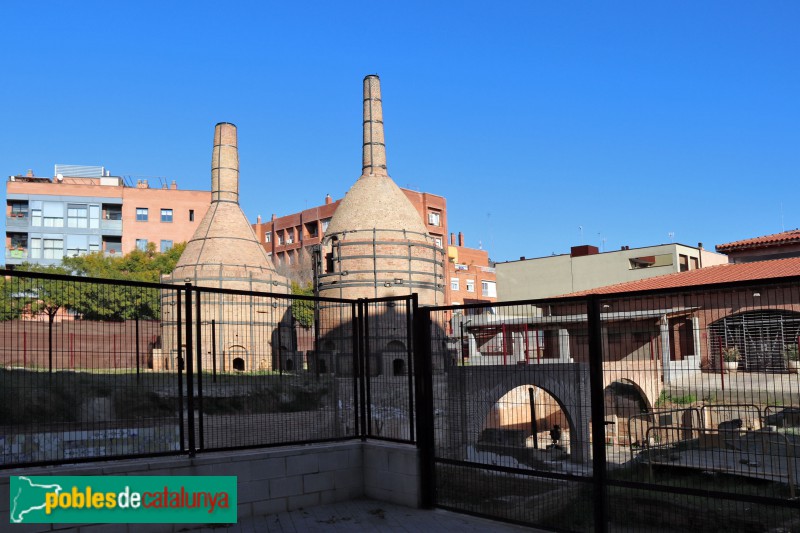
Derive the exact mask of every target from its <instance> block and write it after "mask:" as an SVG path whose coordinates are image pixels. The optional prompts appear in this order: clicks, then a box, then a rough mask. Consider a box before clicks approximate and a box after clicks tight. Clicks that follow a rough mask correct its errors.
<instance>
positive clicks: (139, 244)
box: [136, 239, 147, 252]
mask: <svg viewBox="0 0 800 533" xmlns="http://www.w3.org/2000/svg"><path fill="white" fill-rule="evenodd" d="M136 249H137V250H141V251H143V252H146V251H147V239H136Z"/></svg>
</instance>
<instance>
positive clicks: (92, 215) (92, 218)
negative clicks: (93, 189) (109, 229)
mask: <svg viewBox="0 0 800 533" xmlns="http://www.w3.org/2000/svg"><path fill="white" fill-rule="evenodd" d="M89 227H90V228H92V229H97V228H99V227H100V206H99V205H90V206H89Z"/></svg>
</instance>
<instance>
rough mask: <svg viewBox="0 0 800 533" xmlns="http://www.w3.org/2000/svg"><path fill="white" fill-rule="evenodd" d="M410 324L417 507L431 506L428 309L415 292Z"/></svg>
mask: <svg viewBox="0 0 800 533" xmlns="http://www.w3.org/2000/svg"><path fill="white" fill-rule="evenodd" d="M412 305H413V318H412V320H413V324H414V335H413V337H414V369H415V371H416V380H415V382H414V385H415V389H416V390H415V392H416V396H417V401H416V411H417V449H418V450H419V494H420V506H421V507H422V508H423V509H430V508H432V507H433V506H434V503H435V501H434V494H435V484H436V469H435V461H434V458H435V445H436V443H435V440H434V420H433V366H432V361H431V312H430V310H429V309H425V308H422V309H420V308H419V306H418V302H417V298H416V294H415V295H414V300H413V304H412Z"/></svg>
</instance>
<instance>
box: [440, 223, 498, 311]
mask: <svg viewBox="0 0 800 533" xmlns="http://www.w3.org/2000/svg"><path fill="white" fill-rule="evenodd" d="M447 256H448V257H447V258H448V265H449V267H448V274H449V276H448V283H449V284H450V287H449V293H448V294H449V299H448V303H450V304H451V305H460V304H474V303H481V302H494V301H497V279H496V274H495V268H494V267H493V266H490V264H489V252H487V251H486V250H478V249H475V248H468V247H466V246H464V234H463V233H461V232H459V234H458V241H456V236H455V234H454V233H451V234H450V245H449V246H448V247H447Z"/></svg>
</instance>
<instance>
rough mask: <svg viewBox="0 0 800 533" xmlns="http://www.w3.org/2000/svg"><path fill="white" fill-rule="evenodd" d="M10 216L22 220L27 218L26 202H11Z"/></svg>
mask: <svg viewBox="0 0 800 533" xmlns="http://www.w3.org/2000/svg"><path fill="white" fill-rule="evenodd" d="M10 205H11V216H12V217H17V218H24V217H26V216H28V202H24V203H23V202H11V203H10Z"/></svg>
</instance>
